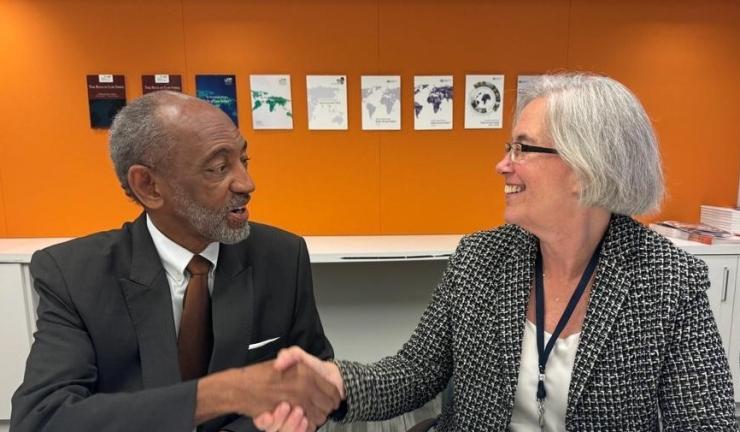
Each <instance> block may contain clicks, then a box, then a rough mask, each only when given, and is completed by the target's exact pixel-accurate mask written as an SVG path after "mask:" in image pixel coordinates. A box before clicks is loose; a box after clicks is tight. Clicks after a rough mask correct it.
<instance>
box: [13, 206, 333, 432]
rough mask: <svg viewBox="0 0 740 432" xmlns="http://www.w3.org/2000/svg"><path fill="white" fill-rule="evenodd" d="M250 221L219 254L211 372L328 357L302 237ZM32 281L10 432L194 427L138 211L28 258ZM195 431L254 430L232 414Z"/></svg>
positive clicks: (163, 290) (164, 287)
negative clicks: (290, 356) (33, 310)
mask: <svg viewBox="0 0 740 432" xmlns="http://www.w3.org/2000/svg"><path fill="white" fill-rule="evenodd" d="M251 225H252V231H251V234H250V236H249V238H248V239H247V240H245V241H243V242H241V243H238V244H235V245H224V244H222V245H221V248H220V252H219V258H218V264H217V267H216V274H215V283H214V288H213V295H212V308H213V331H214V348H213V356H212V358H211V364H210V370H211V371H220V370H224V369H228V368H234V367H240V366H244V365H248V364H252V363H257V362H259V361H262V360H267V359H269V358H272V357H274V356H275V355H276V353H277V351H278V350H279V349H280V348H282V347H285V346H289V345H299V346H301V347H303V348H304V349H305V350H307V351H308V352H311V353H314V354H315V355H318V356H320V357H322V358H329V357H331V356H332V355H333V352H332V348H331V345H330V344H329V341H328V340H327V339H326V337H325V336H324V331H323V328H322V326H321V321H320V320H319V316H318V313H317V311H316V305H315V301H314V296H313V285H312V280H311V268H310V263H309V258H308V251H307V249H306V244H305V242H304V241H303V239H302V238H300V237H298V236H295V235H293V234H290V233H287V232H285V231H281V230H279V229H277V228H273V227H269V226H266V225H261V224H256V223H253V224H251ZM31 274H32V275H33V277H34V287H35V289H36V291H37V292H38V294H39V306H38V321H37V326H38V331H37V332H36V334H35V335H34V337H35V340H34V343H33V346H32V348H31V353H30V355H29V357H28V361H27V364H26V374H25V378H24V381H23V384H21V386H20V387H19V388H18V390H17V391H16V392H15V394H14V395H13V399H12V413H11V422H10V429H11V430H12V431H15V432H24V431H29V432H39V431H72V430H75V431H162V432H165V431H166V432H170V431H173V432H174V431H183V432H188V431H191V430H192V429H193V428H194V425H193V413H194V409H195V399H196V381H188V382H181V379H180V371H179V366H178V361H177V342H176V337H175V328H174V321H173V317H172V303H171V299H170V289H169V286H168V283H167V278H166V275H165V271H164V268H163V267H162V264H161V261H160V259H159V256H158V254H157V251H156V249H155V247H154V243H152V239H151V237H150V235H149V231H148V230H147V227H146V218H145V215H143V214H142V215H141V216H140V217H139V218H138V219H137V220H136V221H135V222H133V223H127V224H125V225H124V226H123V228H122V229H120V230H113V231H108V232H103V233H98V234H94V235H91V236H89V237H85V238H80V239H76V240H72V241H69V242H66V243H62V244H59V245H56V246H52V247H50V248H47V249H44V250H41V251H38V252H36V253H35V254H34V255H33V258H32V259H31ZM275 337H279V338H280V339H278V340H277V341H275V342H272V343H269V344H267V345H265V346H263V347H260V348H257V349H253V350H249V349H248V346H249V345H250V344H254V343H256V342H260V341H264V340H266V339H271V338H275ZM201 429H203V430H207V431H212V430H219V429H226V430H234V431H243V430H254V426H253V425H252V424H251V421H250V420H249V419H246V418H244V417H238V416H236V415H233V416H226V417H222V418H220V419H216V420H214V421H211V422H209V423H208V424H206V425H204V427H202V428H201Z"/></svg>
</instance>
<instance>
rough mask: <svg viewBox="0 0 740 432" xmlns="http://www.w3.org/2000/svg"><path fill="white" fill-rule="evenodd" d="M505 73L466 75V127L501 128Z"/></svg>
mask: <svg viewBox="0 0 740 432" xmlns="http://www.w3.org/2000/svg"><path fill="white" fill-rule="evenodd" d="M503 111H504V76H503V75H466V76H465V129H501V127H502V124H501V121H502V118H503V115H502V113H503Z"/></svg>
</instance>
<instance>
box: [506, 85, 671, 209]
mask: <svg viewBox="0 0 740 432" xmlns="http://www.w3.org/2000/svg"><path fill="white" fill-rule="evenodd" d="M522 90H523V95H522V96H521V97H520V98H519V100H518V101H517V109H516V116H515V122H516V120H517V119H518V118H519V115H520V114H521V112H522V110H523V109H524V107H525V106H526V105H527V104H528V103H529V102H531V101H532V100H534V99H536V98H540V97H544V98H545V100H546V102H547V118H546V126H547V129H548V132H549V133H550V137H551V138H552V140H553V142H554V145H555V148H556V149H557V150H558V152H559V153H560V155H561V157H562V159H563V161H564V162H565V163H566V164H568V165H569V166H570V167H571V168H572V169H573V170H574V171H575V173H576V175H577V176H578V178H579V180H580V183H581V193H580V200H581V203H582V204H583V205H585V206H594V207H602V208H605V209H607V210H609V211H611V212H613V213H617V214H624V215H636V214H644V213H648V212H651V211H653V210H657V209H658V208H659V206H660V203H661V201H662V199H663V194H664V186H663V171H662V168H661V159H660V151H659V150H658V140H657V138H656V137H655V133H654V131H653V128H652V125H651V123H650V119H649V118H648V116H647V113H646V112H645V109H644V108H643V107H642V105H641V104H640V101H639V100H637V97H636V96H635V95H634V94H632V92H631V91H630V90H629V89H627V87H625V86H624V85H622V84H620V83H619V82H617V81H615V80H613V79H611V78H607V77H603V76H597V75H592V74H586V73H563V74H555V75H542V76H540V77H538V78H537V79H535V80H534V81H533V82H531V83H530V84H527V85H526V86H525V88H524V89H522Z"/></svg>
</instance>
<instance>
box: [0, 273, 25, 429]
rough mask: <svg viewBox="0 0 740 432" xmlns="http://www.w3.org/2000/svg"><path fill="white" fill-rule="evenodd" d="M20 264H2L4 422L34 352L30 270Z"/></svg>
mask: <svg viewBox="0 0 740 432" xmlns="http://www.w3.org/2000/svg"><path fill="white" fill-rule="evenodd" d="M25 267H26V266H25V265H22V264H19V263H0V341H2V349H3V353H2V358H3V360H2V364H3V366H2V367H0V419H9V418H10V398H11V396H13V392H14V391H15V389H16V388H18V386H19V385H20V384H21V381H22V380H23V371H24V370H25V367H26V357H27V356H28V352H29V350H30V349H31V335H32V330H31V328H32V327H31V323H30V318H31V316H33V314H30V315H29V313H28V307H27V305H28V304H29V302H28V300H29V299H28V298H27V295H26V294H27V293H28V291H27V290H26V289H25V287H26V282H27V280H25V279H26V277H27V274H28V273H27V268H25Z"/></svg>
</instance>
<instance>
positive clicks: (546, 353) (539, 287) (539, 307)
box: [534, 238, 604, 429]
mask: <svg viewBox="0 0 740 432" xmlns="http://www.w3.org/2000/svg"><path fill="white" fill-rule="evenodd" d="M603 242H604V239H603V238H602V239H601V241H599V244H598V245H597V246H596V250H595V251H594V253H593V255H591V259H590V260H589V262H588V265H587V266H586V270H584V272H583V275H581V280H580V281H579V282H578V286H577V287H576V290H575V292H573V295H572V296H571V297H570V301H569V302H568V306H567V307H566V308H565V310H564V311H563V315H562V316H561V317H560V321H558V325H557V326H555V330H554V331H553V332H552V336H551V337H550V340H549V341H547V346H545V288H544V283H543V280H542V279H543V276H544V275H543V272H542V252H541V250H540V246H539V243H538V244H537V260H536V261H535V265H534V272H535V281H534V287H535V293H534V295H535V316H536V320H537V354H538V361H539V371H540V373H539V376H538V381H537V405H538V411H539V425H540V428H541V429H542V428H544V425H545V416H544V415H545V408H544V400H545V398H546V397H547V392H546V391H545V366H546V365H547V359H548V358H549V357H550V352H551V351H552V349H553V347H554V346H555V342H557V340H558V337H559V336H560V333H561V332H562V331H563V329H564V328H565V325H566V324H568V320H569V319H570V316H571V315H573V310H575V308H576V305H577V304H578V301H579V300H580V299H581V297H582V296H583V292H584V291H586V285H588V281H589V280H591V276H592V275H593V274H594V270H596V264H597V263H598V261H599V251H600V250H601V245H602V244H603Z"/></svg>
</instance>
